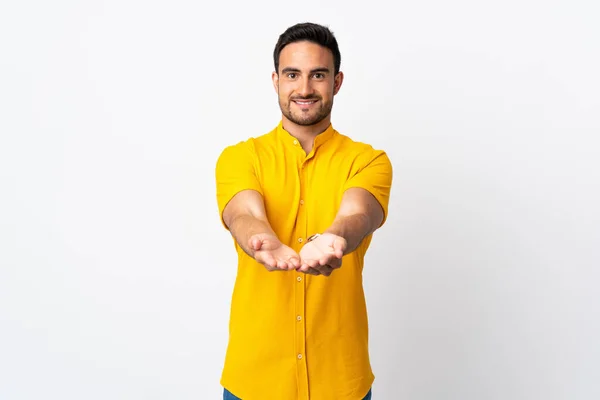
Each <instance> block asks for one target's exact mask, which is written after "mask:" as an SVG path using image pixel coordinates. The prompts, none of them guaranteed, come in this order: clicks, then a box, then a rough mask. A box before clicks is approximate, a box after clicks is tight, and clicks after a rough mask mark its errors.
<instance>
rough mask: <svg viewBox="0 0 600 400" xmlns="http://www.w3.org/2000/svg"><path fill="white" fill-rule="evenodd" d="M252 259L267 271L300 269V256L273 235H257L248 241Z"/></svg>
mask: <svg viewBox="0 0 600 400" xmlns="http://www.w3.org/2000/svg"><path fill="white" fill-rule="evenodd" d="M248 246H249V247H250V250H251V251H252V253H253V254H252V256H253V257H254V259H255V260H256V261H257V262H259V263H261V264H262V265H264V266H265V268H267V270H269V271H289V270H294V269H298V268H299V267H300V265H301V264H300V256H299V255H298V253H296V252H295V251H294V250H293V249H292V248H291V247H288V246H286V245H284V244H283V243H281V241H280V240H279V239H278V238H277V237H276V236H274V235H270V234H266V233H259V234H256V235H253V236H251V237H250V239H249V240H248Z"/></svg>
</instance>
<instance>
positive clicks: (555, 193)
mask: <svg viewBox="0 0 600 400" xmlns="http://www.w3.org/2000/svg"><path fill="white" fill-rule="evenodd" d="M599 8H600V7H599V6H598V3H597V2H594V1H592V0H589V1H566V0H565V1H541V0H540V1H532V0H519V1H502V2H482V1H474V0H473V1H467V0H457V1H453V2H446V1H418V2H417V1H410V2H408V1H404V2H400V3H398V2H392V1H390V2H380V3H379V4H378V2H376V1H369V2H366V3H365V2H361V3H358V2H348V1H338V2H335V3H334V2H321V1H318V2H300V3H289V2H275V1H271V2H267V1H258V2H242V1H239V2H237V3H231V2H210V3H204V2H201V1H177V0H172V1H169V2H166V1H165V2H157V1H134V0H119V1H117V0H110V1H109V0H107V1H96V2H83V1H81V2H77V1H65V0H62V1H54V2H42V1H37V2H34V1H18V2H17V1H4V2H2V5H1V6H0V134H1V139H0V191H1V196H0V224H1V225H0V399H2V400H21V399H27V400H29V399H32V400H33V399H35V400H38V399H40V400H41V399H57V400H75V399H76V400H80V399H86V400H94V399H102V400H106V399H111V400H121V399H124V400H141V399H144V400H146V399H147V400H154V399H157V400H158V399H161V400H162V399H164V400H180V399H181V400H186V399H203V400H204V399H206V400H210V399H219V398H220V396H221V388H220V386H219V377H220V373H221V368H222V363H223V357H224V352H225V346H226V342H227V323H228V316H229V304H230V296H231V290H232V287H233V280H234V278H235V268H236V266H235V258H234V253H233V245H232V242H231V238H230V236H229V235H228V234H227V233H226V232H225V231H224V230H223V229H222V227H221V226H220V223H219V219H218V214H217V206H216V198H215V184H214V166H215V162H216V159H217V157H218V155H219V153H220V151H221V150H222V149H223V148H224V147H225V146H226V145H229V144H233V143H236V142H238V141H240V140H244V139H246V138H248V137H250V136H258V135H261V134H263V133H266V132H267V131H269V130H270V129H272V128H273V127H274V126H275V125H276V124H277V122H278V121H279V117H280V114H279V109H278V106H277V101H276V96H275V93H274V90H273V88H272V86H271V81H270V74H271V71H272V70H273V62H272V50H273V46H274V45H275V42H276V40H277V37H278V35H279V34H280V33H281V32H283V30H285V28H287V27H288V26H289V25H292V24H294V23H296V22H302V21H305V20H310V21H314V22H319V23H323V24H326V25H329V26H330V27H331V29H332V30H333V31H334V32H335V34H336V35H337V37H338V40H339V43H340V48H341V52H342V70H343V71H344V72H345V74H346V79H345V82H344V84H343V86H342V90H341V91H340V93H339V94H338V96H337V97H336V101H335V105H334V113H333V123H334V126H335V127H336V129H337V130H339V131H340V132H342V133H344V134H346V135H349V136H351V137H353V138H354V139H356V140H360V141H366V142H369V143H371V144H373V145H374V146H375V147H377V148H383V149H385V150H386V151H387V152H388V154H389V156H390V158H391V159H392V162H393V166H394V173H395V175H394V186H393V189H392V197H391V203H390V216H389V220H388V222H387V224H386V225H385V226H384V228H382V229H381V230H380V231H379V232H377V233H376V234H375V237H374V241H373V244H372V247H371V249H370V250H369V253H368V255H367V261H366V267H365V290H366V295H367V304H368V307H369V316H370V322H371V354H372V362H373V368H374V372H375V374H376V381H375V384H374V388H373V389H374V390H373V392H374V399H377V400H396V399H410V400H480V399H486V400H496V399H498V400H538V399H539V400H554V399H561V400H562V399H564V400H584V399H585V400H595V399H598V398H600V340H599V338H600V322H599V319H600V294H599V290H598V286H599V283H600V272H599V267H600V250H599V249H600V232H599V230H600V228H599V227H600V211H599V207H598V204H600V162H599V152H600V151H599V149H600V146H599V145H600V140H599V139H598V135H599V134H600V119H599V110H600V101H599V93H600V79H599V74H598V71H600V46H599V43H600V40H599V39H600V24H598V16H599V15H600V13H599ZM282 400H285V399H282Z"/></svg>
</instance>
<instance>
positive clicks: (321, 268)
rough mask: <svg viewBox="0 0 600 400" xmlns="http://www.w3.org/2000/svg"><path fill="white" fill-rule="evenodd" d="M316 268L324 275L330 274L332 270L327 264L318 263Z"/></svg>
mask: <svg viewBox="0 0 600 400" xmlns="http://www.w3.org/2000/svg"><path fill="white" fill-rule="evenodd" d="M317 270H318V271H319V272H320V273H321V274H323V275H325V276H329V275H331V272H332V271H333V269H332V268H331V267H330V266H329V265H320V266H318V267H317Z"/></svg>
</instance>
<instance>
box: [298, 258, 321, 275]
mask: <svg viewBox="0 0 600 400" xmlns="http://www.w3.org/2000/svg"><path fill="white" fill-rule="evenodd" d="M318 265H319V261H318V260H305V261H304V265H303V266H302V268H301V270H302V271H303V272H306V271H308V270H309V269H311V268H313V269H315V268H316V267H317V266H318Z"/></svg>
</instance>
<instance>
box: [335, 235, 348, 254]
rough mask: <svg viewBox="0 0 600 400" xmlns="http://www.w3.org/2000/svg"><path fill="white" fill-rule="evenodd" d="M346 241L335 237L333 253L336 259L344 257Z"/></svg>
mask: <svg viewBox="0 0 600 400" xmlns="http://www.w3.org/2000/svg"><path fill="white" fill-rule="evenodd" d="M346 245H347V244H346V239H344V238H342V237H337V238H336V239H335V240H334V241H333V251H334V253H335V255H336V257H338V258H342V256H343V255H344V251H345V250H346Z"/></svg>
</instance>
